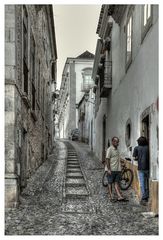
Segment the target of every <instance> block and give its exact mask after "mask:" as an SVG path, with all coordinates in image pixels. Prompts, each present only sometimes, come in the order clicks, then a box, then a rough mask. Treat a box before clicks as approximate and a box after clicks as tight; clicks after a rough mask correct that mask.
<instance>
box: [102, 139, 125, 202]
mask: <svg viewBox="0 0 163 240" xmlns="http://www.w3.org/2000/svg"><path fill="white" fill-rule="evenodd" d="M118 145H119V138H118V137H113V138H112V145H111V146H110V147H109V148H108V149H107V151H106V164H107V168H108V190H109V195H110V201H111V202H114V201H116V200H115V199H113V195H112V184H114V187H115V191H116V193H117V196H118V199H117V201H127V199H125V198H124V197H123V196H122V194H121V192H120V189H119V184H118V182H119V181H120V177H121V162H120V154H119V150H118Z"/></svg>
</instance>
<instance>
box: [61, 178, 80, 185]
mask: <svg viewBox="0 0 163 240" xmlns="http://www.w3.org/2000/svg"><path fill="white" fill-rule="evenodd" d="M66 184H85V181H84V178H66Z"/></svg>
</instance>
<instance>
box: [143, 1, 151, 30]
mask: <svg viewBox="0 0 163 240" xmlns="http://www.w3.org/2000/svg"><path fill="white" fill-rule="evenodd" d="M143 8H144V9H143V10H144V19H143V20H144V21H143V24H144V26H145V25H147V23H148V21H149V20H150V18H151V5H150V4H145V5H144V7H143Z"/></svg>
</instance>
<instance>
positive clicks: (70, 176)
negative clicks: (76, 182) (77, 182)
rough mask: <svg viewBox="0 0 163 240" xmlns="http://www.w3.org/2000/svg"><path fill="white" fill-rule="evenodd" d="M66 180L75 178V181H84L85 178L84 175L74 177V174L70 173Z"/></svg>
mask: <svg viewBox="0 0 163 240" xmlns="http://www.w3.org/2000/svg"><path fill="white" fill-rule="evenodd" d="M66 178H75V179H80V178H81V179H84V177H83V175H81V174H80V175H78V176H77V175H73V174H72V173H68V174H67V175H66Z"/></svg>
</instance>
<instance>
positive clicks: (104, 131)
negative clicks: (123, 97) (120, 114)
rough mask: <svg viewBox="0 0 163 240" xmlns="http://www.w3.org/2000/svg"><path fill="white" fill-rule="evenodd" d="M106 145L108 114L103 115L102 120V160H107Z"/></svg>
mask: <svg viewBox="0 0 163 240" xmlns="http://www.w3.org/2000/svg"><path fill="white" fill-rule="evenodd" d="M105 146H106V115H104V116H103V122H102V161H104V160H105Z"/></svg>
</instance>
